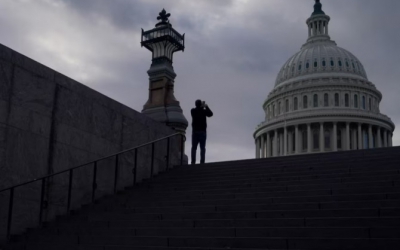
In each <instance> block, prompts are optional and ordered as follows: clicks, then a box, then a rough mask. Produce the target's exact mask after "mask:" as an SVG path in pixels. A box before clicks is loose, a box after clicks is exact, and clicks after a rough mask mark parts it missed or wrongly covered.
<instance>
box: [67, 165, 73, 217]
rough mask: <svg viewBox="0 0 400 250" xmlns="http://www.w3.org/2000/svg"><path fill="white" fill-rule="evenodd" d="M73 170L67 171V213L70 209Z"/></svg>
mask: <svg viewBox="0 0 400 250" xmlns="http://www.w3.org/2000/svg"><path fill="white" fill-rule="evenodd" d="M73 173H74V172H73V169H71V170H70V171H69V184H68V203H67V212H69V210H70V208H71V195H72V178H73Z"/></svg>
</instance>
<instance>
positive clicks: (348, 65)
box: [346, 60, 350, 68]
mask: <svg viewBox="0 0 400 250" xmlns="http://www.w3.org/2000/svg"><path fill="white" fill-rule="evenodd" d="M346 67H347V68H348V67H350V64H349V61H347V60H346Z"/></svg>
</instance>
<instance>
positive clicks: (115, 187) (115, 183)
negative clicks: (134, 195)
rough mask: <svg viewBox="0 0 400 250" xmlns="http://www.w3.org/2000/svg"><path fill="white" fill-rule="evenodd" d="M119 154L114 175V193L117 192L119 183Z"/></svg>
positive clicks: (116, 157)
mask: <svg viewBox="0 0 400 250" xmlns="http://www.w3.org/2000/svg"><path fill="white" fill-rule="evenodd" d="M118 156H119V155H116V156H115V175H114V194H116V193H117V183H118V158H119V157H118Z"/></svg>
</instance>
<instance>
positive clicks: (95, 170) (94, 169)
mask: <svg viewBox="0 0 400 250" xmlns="http://www.w3.org/2000/svg"><path fill="white" fill-rule="evenodd" d="M96 179H97V161H95V162H94V166H93V183H92V202H94V200H95V198H96V189H97V182H96Z"/></svg>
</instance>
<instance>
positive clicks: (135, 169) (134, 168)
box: [132, 149, 138, 186]
mask: <svg viewBox="0 0 400 250" xmlns="http://www.w3.org/2000/svg"><path fill="white" fill-rule="evenodd" d="M137 152H138V150H137V149H135V161H134V162H133V169H132V172H133V185H134V186H135V185H136V173H137V157H138V154H137Z"/></svg>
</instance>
